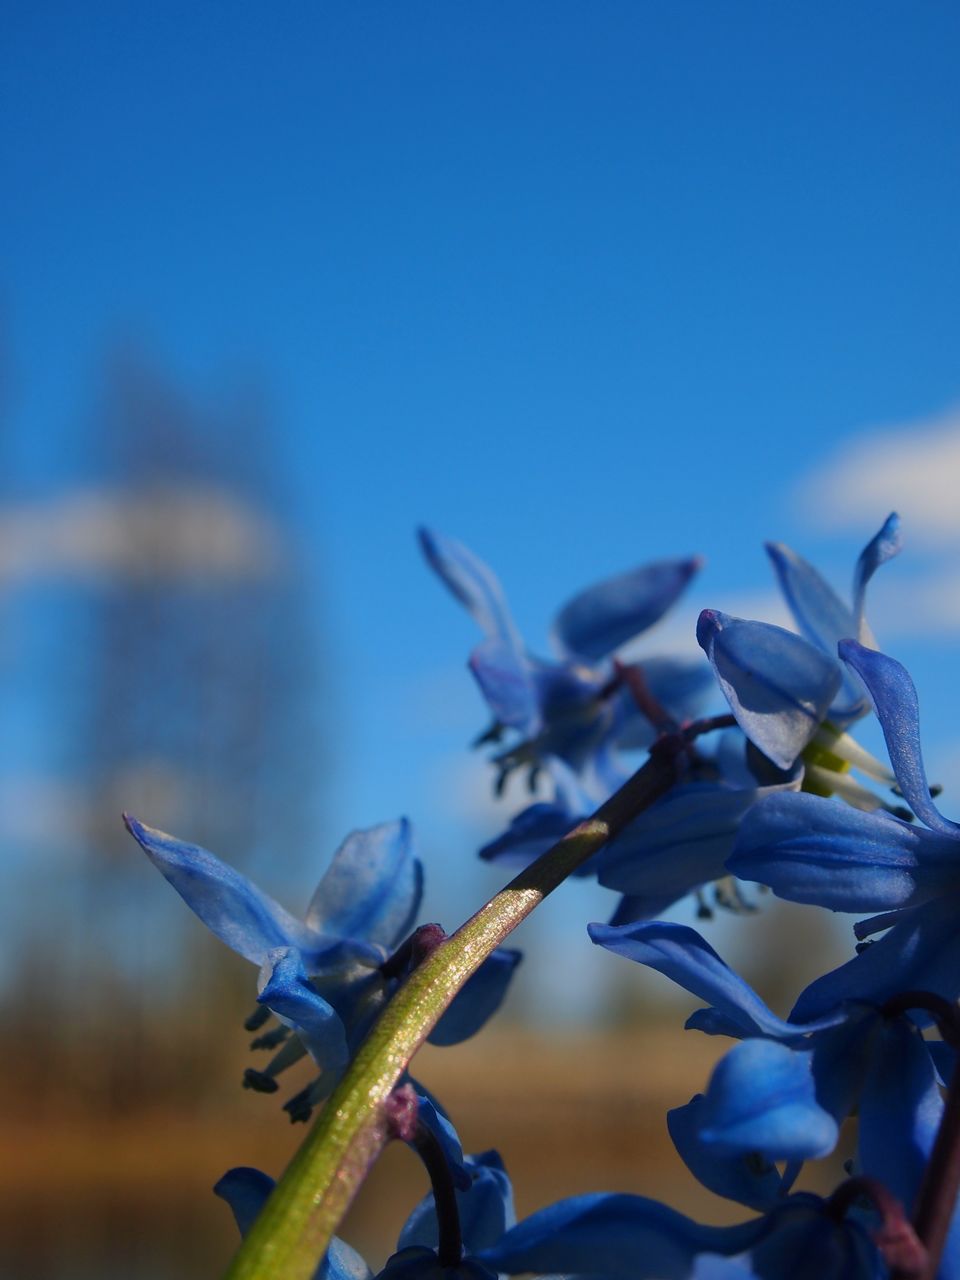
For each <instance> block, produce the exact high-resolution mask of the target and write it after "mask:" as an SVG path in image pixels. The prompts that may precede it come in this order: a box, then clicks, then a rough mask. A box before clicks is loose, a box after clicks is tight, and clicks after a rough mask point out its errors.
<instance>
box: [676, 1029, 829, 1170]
mask: <svg viewBox="0 0 960 1280" xmlns="http://www.w3.org/2000/svg"><path fill="white" fill-rule="evenodd" d="M700 1121H701V1128H700V1138H701V1141H703V1142H704V1143H706V1144H708V1145H711V1146H713V1147H715V1148H716V1150H717V1151H718V1152H721V1153H723V1154H726V1155H731V1156H734V1155H747V1154H749V1153H750V1152H759V1154H760V1155H762V1156H764V1157H765V1158H766V1159H767V1160H771V1161H775V1160H808V1159H811V1158H814V1157H819V1156H825V1155H829V1153H830V1152H831V1151H832V1150H833V1148H834V1147H835V1146H836V1143H837V1124H836V1121H835V1120H834V1119H833V1117H832V1116H831V1115H828V1113H827V1112H826V1111H824V1110H823V1108H822V1107H821V1106H820V1105H819V1104H818V1103H817V1099H816V1093H815V1090H814V1081H813V1074H812V1071H811V1055H810V1051H809V1050H794V1049H789V1048H787V1047H786V1045H782V1044H777V1043H776V1042H775V1041H773V1040H745V1041H744V1042H743V1043H742V1044H738V1045H736V1046H735V1047H734V1048H733V1049H731V1050H730V1052H729V1053H727V1054H725V1055H724V1056H723V1057H722V1058H721V1059H720V1061H719V1062H718V1063H717V1065H716V1067H714V1070H713V1074H712V1076H711V1077H710V1083H709V1084H708V1086H707V1092H706V1095H705V1097H704V1100H703V1106H702V1110H701V1115H700Z"/></svg>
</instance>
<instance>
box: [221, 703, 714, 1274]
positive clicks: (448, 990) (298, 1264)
mask: <svg viewBox="0 0 960 1280" xmlns="http://www.w3.org/2000/svg"><path fill="white" fill-rule="evenodd" d="M708 727H710V728H713V727H715V726H714V725H713V723H710V724H709V726H708ZM703 731H704V726H702V725H700V724H698V723H696V722H695V723H694V724H692V725H690V726H689V727H687V728H686V729H685V730H683V731H682V732H680V733H676V734H670V735H665V736H663V737H661V738H660V739H659V741H658V742H657V743H656V744H655V745H654V747H653V748H652V749H651V752H650V757H649V759H648V760H647V762H646V763H645V764H644V765H643V766H642V768H640V769H639V770H638V771H637V772H636V773H635V774H634V775H633V776H632V777H631V778H630V779H629V780H628V781H627V782H626V783H625V784H624V785H623V786H622V787H621V788H620V789H619V791H616V792H615V793H614V794H613V795H612V796H611V797H610V799H609V800H607V801H606V802H605V803H604V804H602V805H601V806H600V808H599V809H598V810H597V811H596V813H595V814H594V815H593V816H592V817H590V818H588V819H586V820H585V821H584V822H581V823H580V824H579V825H578V826H576V827H575V828H574V829H573V830H572V831H570V832H569V833H568V834H567V835H565V836H564V837H563V838H562V839H561V840H559V841H558V842H557V843H556V844H555V845H554V846H553V847H552V848H550V849H548V850H547V852H546V853H544V854H543V855H542V856H541V857H540V858H538V859H537V860H536V862H534V863H532V864H531V866H529V867H527V868H526V869H525V870H524V871H522V872H521V873H520V874H519V875H518V876H516V877H515V879H513V880H512V881H511V882H510V883H509V884H508V885H507V886H506V887H505V888H504V889H502V890H501V891H500V892H499V893H498V894H496V895H495V896H494V897H493V898H492V899H491V900H490V901H489V902H488V903H487V904H486V905H485V906H483V907H481V908H480V910H479V911H478V912H477V913H476V915H474V916H472V917H471V919H469V920H468V921H467V922H466V923H465V924H464V925H462V926H461V927H460V928H459V929H458V930H457V931H456V933H454V934H452V935H451V936H450V937H449V938H447V939H446V940H445V941H444V942H442V943H441V944H440V945H439V946H438V947H436V949H435V950H433V951H432V952H430V954H428V955H427V956H426V958H425V959H424V960H423V961H422V963H421V964H420V965H419V966H418V967H417V968H416V969H415V970H414V971H413V973H412V974H411V975H410V977H409V978H408V979H407V980H406V982H405V983H404V984H403V986H402V987H401V988H400V989H399V990H398V991H397V992H396V994H395V995H394V997H393V999H392V1000H391V1001H390V1003H389V1004H388V1005H387V1007H386V1009H385V1010H384V1012H383V1014H382V1015H381V1017H380V1019H379V1020H378V1022H377V1023H376V1025H375V1026H374V1027H373V1029H372V1031H371V1032H370V1035H369V1036H368V1037H367V1039H366V1040H365V1041H364V1043H363V1044H362V1045H361V1047H360V1049H359V1051H358V1053H357V1055H356V1057H355V1058H354V1060H353V1062H352V1064H351V1066H350V1068H349V1069H348V1071H347V1073H346V1075H345V1076H344V1078H343V1080H342V1081H341V1083H340V1085H339V1086H338V1088H337V1090H336V1091H335V1093H334V1094H333V1095H332V1097H331V1098H330V1099H329V1101H328V1102H327V1104H326V1105H325V1106H324V1108H323V1110H322V1111H321V1113H320V1115H319V1117H318V1118H317V1120H316V1122H315V1123H314V1126H313V1128H312V1129H311V1131H310V1132H309V1133H308V1135H307V1137H306V1139H305V1140H304V1142H303V1144H302V1145H301V1147H300V1149H299V1150H298V1152H297V1153H296V1155H295V1156H294V1158H293V1160H292V1161H291V1163H290V1165H289V1167H288V1168H287V1170H286V1172H285V1173H284V1175H283V1177H282V1178H281V1180H280V1181H279V1182H278V1183H277V1186H276V1188H275V1189H274V1191H273V1192H272V1194H271V1195H270V1197H269V1199H268V1200H267V1202H266V1204H265V1205H264V1208H263V1210H262V1211H261V1213H260V1214H259V1216H258V1218H257V1220H256V1222H255V1223H254V1225H253V1227H252V1229H251V1230H250V1232H249V1234H248V1235H247V1236H246V1238H245V1239H244V1241H243V1244H242V1245H241V1247H240V1249H239V1251H238V1252H237V1254H236V1256H235V1257H234V1260H233V1262H232V1264H231V1266H230V1268H229V1269H228V1271H227V1273H226V1280H268V1278H273V1280H275V1278H276V1277H278V1276H283V1277H284V1280H310V1278H311V1277H312V1276H313V1274H314V1272H315V1270H316V1268H317V1265H318V1262H319V1260H320V1258H321V1257H322V1256H323V1254H324V1252H325V1251H326V1249H327V1247H328V1245H329V1243H330V1240H331V1239H332V1237H333V1234H334V1232H335V1231H336V1229H337V1226H338V1225H339V1223H340V1221H341V1220H342V1218H343V1216H344V1214H345V1213H346V1211H347V1209H348V1208H349V1206H350V1204H351V1203H352V1201H353V1199H354V1196H355V1195H356V1193H357V1191H358V1190H359V1188H360V1186H361V1184H362V1183H363V1181H364V1179H365V1177H366V1175H367V1173H368V1171H369V1169H370V1168H371V1167H372V1165H373V1164H374V1163H375V1161H376V1160H377V1158H378V1157H379V1155H380V1153H381V1151H382V1150H383V1148H384V1147H385V1145H386V1144H387V1142H388V1141H389V1139H390V1137H391V1125H390V1120H389V1116H388V1114H387V1113H388V1105H387V1104H388V1099H389V1098H390V1095H391V1093H392V1091H393V1090H394V1088H395V1086H396V1085H397V1084H398V1082H399V1081H400V1080H401V1078H402V1076H403V1074H404V1072H405V1071H406V1069H407V1067H408V1065H409V1063H410V1060H411V1058H412V1057H413V1055H414V1054H415V1053H416V1052H417V1050H418V1049H419V1048H420V1047H421V1045H422V1044H423V1043H424V1041H425V1040H426V1038H427V1036H428V1035H429V1034H430V1032H431V1031H432V1030H433V1028H434V1026H436V1024H437V1022H438V1021H439V1019H440V1017H441V1015H442V1014H443V1013H444V1011H445V1010H446V1009H447V1008H448V1006H449V1005H450V1003H451V1001H452V1000H453V998H454V996H456V994H457V992H458V991H460V989H461V988H462V987H463V986H464V984H465V983H466V982H467V980H468V979H469V978H470V977H471V976H472V975H473V974H474V973H475V972H476V971H477V969H479V967H480V965H481V964H482V963H483V962H484V960H486V959H487V957H488V956H490V955H491V954H492V953H493V952H494V951H495V950H496V948H497V947H498V946H500V944H501V943H502V942H503V941H504V939H505V938H506V937H507V936H508V935H509V934H510V933H512V931H513V930H514V929H515V928H516V927H517V925H518V924H520V923H521V921H523V920H524V919H526V917H527V916H528V915H529V914H530V912H531V911H533V910H534V909H535V908H536V907H537V906H538V905H539V904H540V903H541V902H542V901H543V899H544V898H545V897H546V896H547V895H548V894H549V893H552V892H553V890H554V889H556V888H557V887H558V886H559V885H560V884H562V883H563V881H564V880H565V879H566V878H567V877H568V876H569V875H570V874H571V873H572V872H573V871H575V870H576V869H577V867H579V866H581V865H582V864H583V863H584V862H586V861H587V859H588V858H591V857H592V856H593V855H594V854H595V853H596V852H597V851H598V850H599V849H601V848H602V847H603V845H604V844H606V843H607V841H608V840H610V839H611V838H612V837H613V836H615V835H617V834H618V833H619V832H620V831H621V830H622V829H623V828H624V827H625V826H626V825H627V823H628V822H630V821H631V820H632V819H633V818H635V817H636V816H637V815H638V814H639V813H641V812H642V811H643V810H644V809H646V808H648V807H649V806H650V805H651V804H653V803H654V801H655V800H658V799H659V798H660V797H661V796H662V795H664V794H665V792H667V791H668V790H669V789H670V787H671V786H672V785H673V784H674V782H675V781H676V780H677V778H678V777H679V776H680V773H681V771H682V768H683V759H684V755H685V752H686V749H687V747H688V745H689V743H690V742H691V741H692V740H693V739H694V738H695V737H698V736H699V735H700V733H701V732H703Z"/></svg>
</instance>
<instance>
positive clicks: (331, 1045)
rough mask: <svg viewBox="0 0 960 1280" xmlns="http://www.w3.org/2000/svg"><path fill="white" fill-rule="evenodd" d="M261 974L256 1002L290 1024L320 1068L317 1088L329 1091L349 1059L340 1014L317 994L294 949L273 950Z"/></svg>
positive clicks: (324, 1091) (325, 1091)
mask: <svg viewBox="0 0 960 1280" xmlns="http://www.w3.org/2000/svg"><path fill="white" fill-rule="evenodd" d="M262 976H263V978H264V979H265V981H264V983H263V986H262V988H261V990H260V994H259V995H258V996H257V1002H258V1004H265V1005H266V1006H267V1008H268V1009H271V1010H272V1011H273V1012H274V1013H275V1014H276V1015H277V1016H278V1017H279V1018H281V1019H283V1021H284V1022H286V1023H288V1024H289V1025H290V1026H292V1027H293V1029H294V1030H295V1031H296V1033H297V1035H298V1036H299V1037H300V1039H301V1040H302V1041H303V1043H304V1046H305V1047H306V1049H307V1051H308V1053H309V1054H310V1056H311V1058H313V1060H314V1062H315V1063H316V1064H317V1066H318V1067H319V1068H320V1072H321V1075H320V1081H319V1086H318V1087H319V1089H321V1090H322V1091H323V1093H328V1092H329V1091H330V1089H332V1088H333V1086H334V1084H336V1082H337V1080H339V1078H340V1076H341V1075H342V1074H343V1071H344V1068H345V1067H346V1065H347V1063H348V1062H349V1060H350V1053H349V1050H348V1048H347V1036H346V1031H345V1029H344V1025H343V1022H342V1021H341V1019H340V1016H339V1014H338V1013H337V1012H336V1011H335V1010H334V1008H333V1007H332V1005H330V1004H328V1003H327V1001H326V1000H324V999H323V997H322V996H320V995H318V994H317V991H316V988H315V987H314V986H313V984H312V983H311V982H310V980H309V979H308V977H307V974H306V972H305V970H304V968H303V964H302V963H301V960H300V955H299V953H298V952H297V951H294V950H291V949H290V948H281V949H279V950H277V951H272V952H271V953H270V955H269V956H268V958H267V960H266V963H265V964H264V967H263V974H262Z"/></svg>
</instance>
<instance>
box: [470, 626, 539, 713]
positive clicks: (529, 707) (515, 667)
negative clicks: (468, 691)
mask: <svg viewBox="0 0 960 1280" xmlns="http://www.w3.org/2000/svg"><path fill="white" fill-rule="evenodd" d="M468 665H469V667H470V670H471V672H472V673H473V678H474V679H475V680H476V682H477V684H478V685H479V686H480V692H481V693H482V694H483V698H484V701H485V702H486V704H487V706H488V707H489V708H490V712H491V714H492V715H493V717H494V719H495V720H497V721H499V722H500V723H501V724H503V725H507V726H508V727H509V728H511V729H517V730H518V731H519V732H521V733H523V734H524V735H526V736H527V737H532V736H533V735H534V734H535V733H537V732H538V731H539V728H540V724H541V717H540V710H539V704H538V699H537V690H536V687H535V685H534V681H533V676H532V674H531V671H530V665H529V663H528V662H527V661H526V660H525V659H524V658H523V657H522V655H521V654H520V653H519V652H518V651H517V650H515V649H514V648H513V647H512V646H511V645H509V644H505V643H504V642H503V641H502V640H501V639H500V638H499V637H497V636H491V638H490V639H489V640H485V641H484V642H483V643H482V644H478V645H477V647H476V648H475V649H474V650H473V652H472V653H471V655H470V661H469V664H468Z"/></svg>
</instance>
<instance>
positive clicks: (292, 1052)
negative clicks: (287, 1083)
mask: <svg viewBox="0 0 960 1280" xmlns="http://www.w3.org/2000/svg"><path fill="white" fill-rule="evenodd" d="M306 1052H307V1051H306V1049H305V1048H304V1047H303V1041H302V1040H301V1039H300V1037H299V1036H290V1037H289V1038H288V1039H287V1040H285V1041H284V1043H283V1045H282V1046H281V1048H280V1051H279V1053H275V1054H274V1055H273V1057H272V1058H271V1059H270V1061H269V1062H268V1063H267V1065H266V1066H265V1067H264V1068H263V1070H262V1071H257V1070H256V1069H255V1068H254V1067H247V1069H246V1071H244V1073H243V1087H244V1088H245V1089H254V1090H255V1091H256V1092H257V1093H276V1090H277V1082H276V1080H275V1079H274V1077H275V1076H278V1075H280V1073H281V1072H282V1071H286V1069H287V1067H292V1066H293V1064H294V1063H295V1062H299V1061H300V1059H301V1058H302V1057H303V1056H304V1055H305V1054H306Z"/></svg>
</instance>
